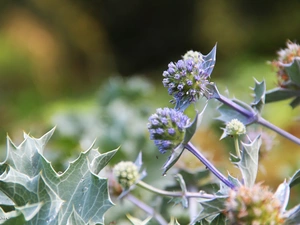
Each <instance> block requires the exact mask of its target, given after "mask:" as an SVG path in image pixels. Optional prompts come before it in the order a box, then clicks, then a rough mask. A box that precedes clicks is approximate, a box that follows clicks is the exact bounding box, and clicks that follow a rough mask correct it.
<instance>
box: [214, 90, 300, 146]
mask: <svg viewBox="0 0 300 225" xmlns="http://www.w3.org/2000/svg"><path fill="white" fill-rule="evenodd" d="M215 99H217V100H218V101H220V102H222V103H223V104H225V105H227V106H229V107H231V108H233V109H234V110H236V111H237V112H239V113H241V114H242V115H244V116H245V117H247V119H248V122H249V123H258V124H260V125H262V126H264V127H267V128H269V129H271V130H273V131H275V132H276V133H278V134H280V135H281V136H283V137H285V138H287V139H289V140H290V141H292V142H294V143H296V144H298V145H300V139H299V138H297V137H295V136H294V135H292V134H290V133H288V132H286V131H285V130H282V129H281V128H279V127H277V126H275V125H274V124H272V123H270V122H269V121H267V120H265V119H264V118H262V117H260V116H259V115H258V114H256V113H255V112H254V111H250V110H247V109H245V108H243V107H242V106H240V105H239V104H237V103H235V102H233V101H232V100H230V99H228V98H226V97H225V96H223V95H220V94H219V95H218V97H215Z"/></svg>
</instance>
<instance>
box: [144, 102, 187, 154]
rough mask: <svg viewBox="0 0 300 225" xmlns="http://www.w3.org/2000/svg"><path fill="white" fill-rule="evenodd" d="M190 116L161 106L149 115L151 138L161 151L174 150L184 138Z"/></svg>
mask: <svg viewBox="0 0 300 225" xmlns="http://www.w3.org/2000/svg"><path fill="white" fill-rule="evenodd" d="M188 124H189V118H188V117H187V116H186V115H184V114H183V113H182V112H180V111H177V110H175V109H170V108H163V109H162V108H159V109H157V110H156V113H155V114H153V115H151V116H150V117H149V123H148V129H149V132H150V139H151V140H154V144H155V145H156V146H157V147H158V150H159V151H160V152H161V153H165V152H166V151H169V150H171V151H172V150H174V149H175V148H176V147H177V146H178V145H179V144H180V143H181V142H182V140H183V137H184V133H185V128H186V126H187V125H188Z"/></svg>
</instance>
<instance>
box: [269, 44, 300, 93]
mask: <svg viewBox="0 0 300 225" xmlns="http://www.w3.org/2000/svg"><path fill="white" fill-rule="evenodd" d="M277 54H278V59H277V60H274V61H273V62H272V65H273V66H274V67H275V68H276V70H277V77H278V84H279V86H280V87H283V88H287V87H289V86H290V85H291V84H290V83H291V82H290V77H289V76H288V74H287V72H286V70H285V66H284V64H289V63H292V62H293V60H294V59H295V58H296V57H298V58H299V57H300V45H298V44H296V43H293V42H291V41H288V42H287V48H285V49H282V50H280V51H278V52H277Z"/></svg>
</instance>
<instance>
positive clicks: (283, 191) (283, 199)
mask: <svg viewBox="0 0 300 225" xmlns="http://www.w3.org/2000/svg"><path fill="white" fill-rule="evenodd" d="M274 196H275V197H276V198H277V199H278V200H279V201H280V203H281V204H280V205H281V212H284V211H285V208H286V206H287V204H288V202H289V197H290V187H289V184H288V183H287V182H286V181H284V182H283V183H281V184H280V185H279V186H278V188H277V190H276V192H275V194H274Z"/></svg>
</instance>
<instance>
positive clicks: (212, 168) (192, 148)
mask: <svg viewBox="0 0 300 225" xmlns="http://www.w3.org/2000/svg"><path fill="white" fill-rule="evenodd" d="M185 148H186V149H187V150H188V151H190V152H191V153H192V154H193V155H194V156H196V157H197V158H198V159H199V160H200V161H201V162H202V163H203V164H204V165H205V166H206V168H207V169H209V170H210V171H211V172H212V173H213V174H214V175H215V176H216V177H217V178H219V180H220V181H222V182H223V183H224V184H225V185H226V186H228V187H230V188H231V189H233V188H235V186H234V184H233V183H231V182H230V181H229V180H228V179H227V178H226V177H225V176H224V175H223V174H222V173H220V171H219V170H218V169H217V168H216V167H215V166H214V165H212V164H211V163H210V162H209V161H208V160H207V159H206V158H205V157H204V155H202V154H201V153H200V152H199V151H198V150H197V149H196V147H195V146H194V145H193V144H192V143H191V142H189V143H187V144H186V145H185Z"/></svg>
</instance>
